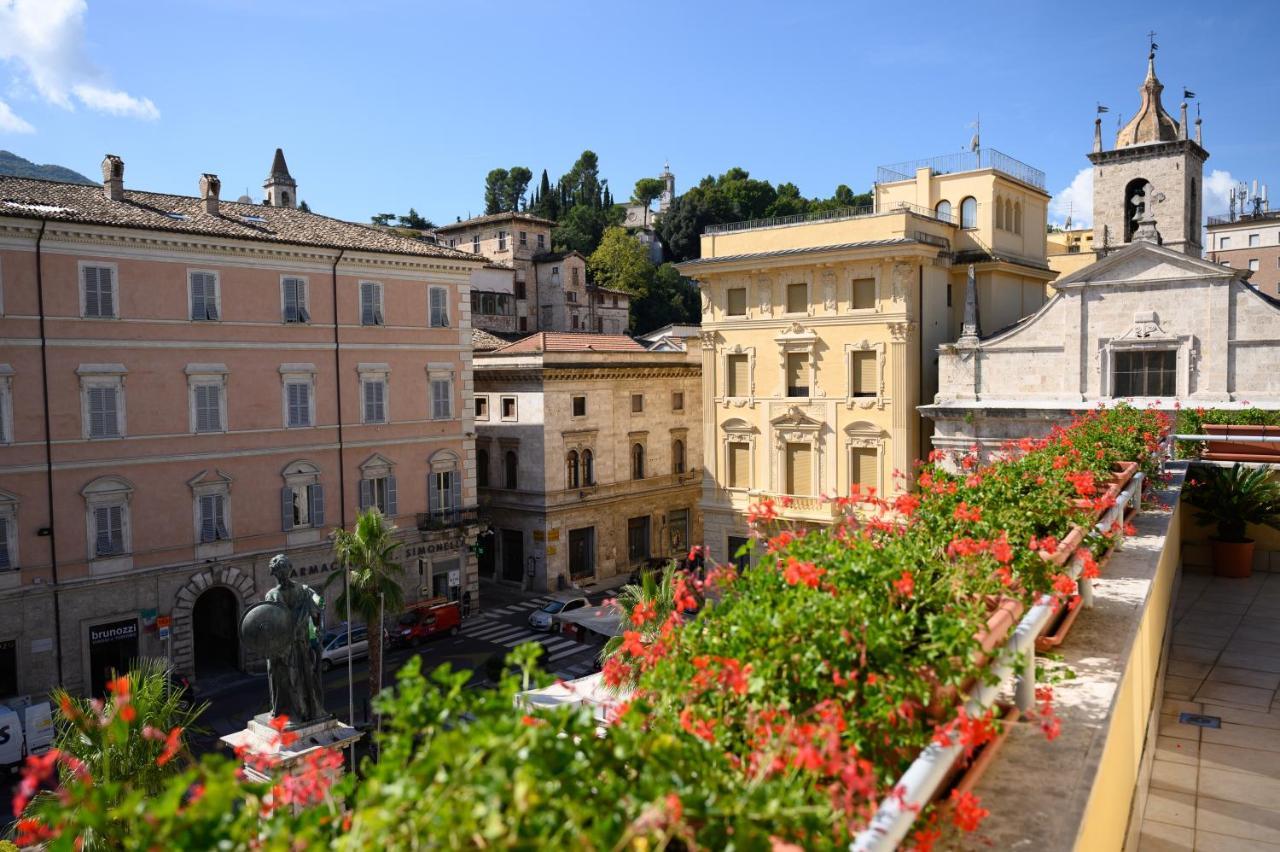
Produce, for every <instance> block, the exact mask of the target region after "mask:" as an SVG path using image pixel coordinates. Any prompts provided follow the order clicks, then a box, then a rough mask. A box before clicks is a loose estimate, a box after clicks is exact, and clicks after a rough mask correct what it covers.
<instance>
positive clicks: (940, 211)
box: [933, 201, 951, 220]
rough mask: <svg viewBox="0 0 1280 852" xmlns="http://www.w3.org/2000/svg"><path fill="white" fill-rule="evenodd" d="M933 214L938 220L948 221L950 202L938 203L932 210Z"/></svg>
mask: <svg viewBox="0 0 1280 852" xmlns="http://www.w3.org/2000/svg"><path fill="white" fill-rule="evenodd" d="M933 212H934V213H936V214H937V216H938V218H939V219H948V220H949V219H950V218H951V202H950V201H939V202H938V206H937V207H935V208H933Z"/></svg>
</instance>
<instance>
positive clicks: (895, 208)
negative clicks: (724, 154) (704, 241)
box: [703, 201, 956, 234]
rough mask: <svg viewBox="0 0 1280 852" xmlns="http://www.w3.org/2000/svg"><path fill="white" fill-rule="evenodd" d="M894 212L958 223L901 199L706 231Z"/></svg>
mask: <svg viewBox="0 0 1280 852" xmlns="http://www.w3.org/2000/svg"><path fill="white" fill-rule="evenodd" d="M893 213H914V214H915V215H917V216H924V217H925V218H928V219H935V220H937V221H939V222H946V223H947V224H948V225H954V224H956V217H955V216H952V215H950V214H945V213H942V214H940V213H938V212H937V211H934V210H930V209H929V208H928V207H921V206H920V205H918V204H910V203H908V202H906V201H899V202H896V203H894V204H892V205H889V206H886V207H885V208H884V209H883V210H877V209H875V207H872V206H865V207H837V208H834V209H832V210H822V211H820V212H817V213H797V214H795V215H793V216H773V217H770V218H767V219H746V220H744V221H741V222H723V223H720V224H717V225H708V226H707V228H706V230H705V231H703V233H704V234H727V233H731V232H733V231H750V230H754V229H756V228H780V227H785V226H787V225H802V224H806V223H809V222H833V221H836V220H838V219H861V218H867V217H870V216H888V215H890V214H893Z"/></svg>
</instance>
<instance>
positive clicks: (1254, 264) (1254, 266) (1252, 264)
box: [1249, 257, 1258, 272]
mask: <svg viewBox="0 0 1280 852" xmlns="http://www.w3.org/2000/svg"><path fill="white" fill-rule="evenodd" d="M1249 271H1250V272H1257V271H1258V259H1257V258H1256V257H1255V258H1251V259H1250V260H1249Z"/></svg>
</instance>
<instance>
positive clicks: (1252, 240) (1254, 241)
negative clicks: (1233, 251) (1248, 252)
mask: <svg viewBox="0 0 1280 852" xmlns="http://www.w3.org/2000/svg"><path fill="white" fill-rule="evenodd" d="M1260 245H1262V238H1261V237H1260V236H1259V235H1257V234H1250V235H1249V248H1254V247H1255V246H1260Z"/></svg>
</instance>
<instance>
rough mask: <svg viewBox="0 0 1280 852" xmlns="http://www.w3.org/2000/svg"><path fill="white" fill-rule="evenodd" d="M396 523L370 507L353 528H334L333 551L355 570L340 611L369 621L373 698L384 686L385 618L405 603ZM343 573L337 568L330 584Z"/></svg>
mask: <svg viewBox="0 0 1280 852" xmlns="http://www.w3.org/2000/svg"><path fill="white" fill-rule="evenodd" d="M395 532H396V526H395V524H392V523H389V522H388V521H387V519H386V518H384V517H383V516H382V512H380V511H378V509H377V508H376V507H370V508H368V509H366V510H365V511H364V512H362V513H361V514H360V516H359V517H357V518H356V527H355V529H354V530H352V531H351V532H347V531H346V530H343V529H335V530H334V531H333V552H334V555H335V556H337V558H338V563H339V564H341V565H343V566H345V567H346V569H347V571H349V572H350V574H351V582H350V583H349V584H348V585H347V587H346V588H344V589H343V591H342V592H341V593H339V595H338V596H337V598H336V599H335V601H334V602H335V604H336V606H337V607H338V611H339V612H341V611H343V610H344V609H346V608H347V605H348V600H347V595H348V594H350V596H351V600H350V602H349V603H350V608H351V611H352V612H355V613H357V614H358V615H359V616H360V618H362V619H363V620H364V623H365V624H366V625H368V632H369V698H370V699H372V698H373V697H374V696H375V695H377V694H378V693H379V692H380V691H381V689H382V619H383V613H384V612H385V611H386V610H387V609H390V610H391V611H392V612H399V610H400V608H401V607H403V606H404V589H402V588H401V587H400V575H401V574H403V573H404V569H403V568H402V567H401V566H400V563H399V562H396V561H395V560H394V559H393V558H392V554H393V553H394V552H395V550H396V548H398V547H399V546H400V542H399V541H397V540H396V538H395ZM342 576H343V575H342V574H339V573H337V572H334V573H333V574H332V575H330V577H329V580H328V582H327V583H326V584H325V585H326V587H327V586H328V585H329V584H331V583H333V582H335V581H336V580H338V579H339V578H341V577H342Z"/></svg>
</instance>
